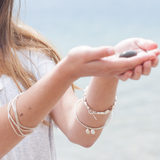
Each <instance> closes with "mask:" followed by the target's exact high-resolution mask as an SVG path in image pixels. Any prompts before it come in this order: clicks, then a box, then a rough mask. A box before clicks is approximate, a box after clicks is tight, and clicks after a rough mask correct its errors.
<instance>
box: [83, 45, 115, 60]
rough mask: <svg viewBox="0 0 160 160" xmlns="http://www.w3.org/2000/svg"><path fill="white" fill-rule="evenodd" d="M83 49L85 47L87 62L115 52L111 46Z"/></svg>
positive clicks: (84, 53)
mask: <svg viewBox="0 0 160 160" xmlns="http://www.w3.org/2000/svg"><path fill="white" fill-rule="evenodd" d="M82 49H83V56H84V58H85V60H86V62H88V61H94V60H98V59H101V58H104V57H108V56H111V55H113V54H115V52H114V49H113V47H110V46H103V47H96V48H93V47H84V48H82Z"/></svg>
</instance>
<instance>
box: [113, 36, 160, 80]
mask: <svg viewBox="0 0 160 160" xmlns="http://www.w3.org/2000/svg"><path fill="white" fill-rule="evenodd" d="M156 48H157V44H156V43H155V42H153V41H151V40H146V39H142V38H131V39H126V40H124V41H122V42H120V43H118V44H117V45H116V46H115V52H116V54H117V56H119V54H120V53H122V52H124V51H128V50H135V51H136V52H137V53H139V52H142V51H143V52H145V53H146V54H147V53H148V51H152V50H154V49H156ZM155 55H156V58H155V59H153V60H151V61H146V62H144V63H143V64H141V65H138V66H136V67H135V68H134V69H133V70H130V71H127V72H125V73H123V74H120V75H118V76H117V78H119V79H121V80H123V81H126V80H127V79H129V78H130V79H133V80H138V79H140V77H141V75H149V74H150V72H151V68H152V67H156V66H157V65H158V63H159V59H158V57H157V56H158V55H159V52H155Z"/></svg>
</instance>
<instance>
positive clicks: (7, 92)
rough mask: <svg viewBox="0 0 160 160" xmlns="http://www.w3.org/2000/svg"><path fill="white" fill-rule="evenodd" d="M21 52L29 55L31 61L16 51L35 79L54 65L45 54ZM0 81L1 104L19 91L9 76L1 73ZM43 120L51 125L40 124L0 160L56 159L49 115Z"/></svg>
mask: <svg viewBox="0 0 160 160" xmlns="http://www.w3.org/2000/svg"><path fill="white" fill-rule="evenodd" d="M23 53H24V54H25V55H26V56H27V57H29V58H30V59H31V60H32V62H33V63H32V62H31V61H30V60H29V59H27V58H26V56H24V55H23V54H22V53H21V52H17V55H18V57H19V59H20V61H21V63H22V65H23V66H24V67H25V68H28V70H30V71H31V72H32V73H33V74H34V76H35V77H36V79H37V80H39V79H40V78H41V77H43V76H44V75H45V74H46V73H47V72H49V71H50V70H52V69H53V67H54V66H55V63H54V62H53V61H52V60H51V59H50V58H49V57H47V56H46V55H45V54H42V53H39V52H35V51H28V50H24V51H23ZM37 69H38V70H37ZM38 71H39V72H38ZM39 74H40V75H39ZM0 82H1V83H2V84H3V85H4V88H3V90H1V91H0V102H1V103H0V104H1V106H3V105H5V104H6V103H8V102H9V101H11V100H12V99H13V98H14V97H15V96H16V95H18V94H19V93H20V91H19V90H18V88H17V86H16V84H15V83H14V81H13V80H12V78H10V77H9V76H6V75H2V76H1V78H0ZM20 86H21V88H22V89H23V91H25V89H24V87H22V85H21V84H20ZM1 106H0V107H1ZM45 120H47V121H48V122H49V123H50V124H52V125H51V126H50V127H48V126H46V125H44V124H41V125H40V126H39V127H38V128H37V129H36V130H35V131H34V132H33V133H32V134H31V135H29V136H27V137H25V138H24V139H23V140H22V141H21V142H20V143H19V144H18V145H17V146H15V147H14V148H13V149H12V150H11V151H10V152H9V153H8V154H7V155H5V156H4V157H3V158H2V159H1V160H56V149H55V144H54V135H53V122H52V120H51V118H50V117H49V116H46V118H45Z"/></svg>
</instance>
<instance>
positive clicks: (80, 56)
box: [66, 46, 159, 79]
mask: <svg viewBox="0 0 160 160" xmlns="http://www.w3.org/2000/svg"><path fill="white" fill-rule="evenodd" d="M132 48H133V47H132ZM114 50H115V48H113V47H106V46H105V47H97V48H92V47H89V46H81V47H76V48H73V49H72V50H70V52H69V54H68V56H67V57H66V62H67V68H68V69H69V70H70V71H71V73H72V76H74V77H76V79H78V78H80V77H84V76H101V77H118V76H120V75H122V74H123V73H125V72H126V73H127V74H128V72H133V71H132V70H133V69H134V68H135V67H137V66H139V65H141V64H143V63H144V62H147V61H151V60H154V59H155V58H156V55H158V54H159V51H158V50H156V49H155V50H152V51H150V52H148V53H147V54H146V53H145V51H143V50H139V51H138V52H139V54H138V55H137V56H135V57H131V58H119V57H118V56H117V54H115V52H114ZM126 73H125V74H126ZM131 74H132V73H131Z"/></svg>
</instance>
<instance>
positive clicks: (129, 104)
mask: <svg viewBox="0 0 160 160" xmlns="http://www.w3.org/2000/svg"><path fill="white" fill-rule="evenodd" d="M159 6H160V1H158V0H134V1H128V0H92V1H91V0H80V1H76V0H67V1H65V0H45V1H44V0H34V1H32V0H27V1H26V7H24V1H22V12H21V16H22V19H23V21H24V22H25V23H27V24H28V25H30V26H32V27H33V28H35V29H36V30H38V31H39V32H40V33H42V34H43V35H44V36H46V37H47V38H48V39H50V40H51V41H52V42H54V43H55V45H56V46H57V47H58V49H59V50H60V52H61V54H62V56H63V57H64V56H66V55H67V53H68V51H69V50H70V49H71V48H73V47H76V46H80V45H89V46H93V47H96V46H102V45H113V46H114V45H116V44H117V43H118V42H119V41H121V40H123V39H126V38H130V37H142V38H146V39H152V40H154V41H156V42H157V43H158V44H160V9H159ZM89 81H90V77H86V78H81V79H79V80H78V81H76V84H77V85H78V86H80V87H81V88H85V87H86V86H87V85H88V84H89ZM76 94H77V96H78V97H79V98H80V97H82V92H81V91H78V92H77V93H76ZM104 96H105V95H104ZM117 96H118V101H117V106H116V109H115V110H114V117H113V119H112V122H111V123H110V124H109V125H108V126H107V127H106V128H105V129H104V131H103V132H102V135H101V136H100V138H99V139H98V140H97V142H96V143H95V144H94V145H93V146H92V147H91V148H88V149H86V148H83V147H81V146H78V145H75V144H72V143H71V142H69V141H68V139H67V138H66V137H65V136H64V135H63V133H62V132H61V131H60V130H59V129H55V141H56V146H57V156H58V160H90V159H92V160H97V159H98V160H135V159H136V160H159V159H160V66H158V67H156V68H154V69H152V72H151V74H150V75H149V76H143V77H142V78H141V79H140V80H138V81H133V80H129V81H127V82H122V81H120V82H119V86H118V89H117Z"/></svg>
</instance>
